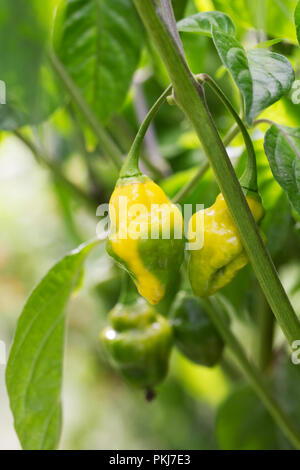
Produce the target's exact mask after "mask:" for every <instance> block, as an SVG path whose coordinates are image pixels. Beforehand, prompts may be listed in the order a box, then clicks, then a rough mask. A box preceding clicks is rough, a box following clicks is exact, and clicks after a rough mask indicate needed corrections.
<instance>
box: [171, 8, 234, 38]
mask: <svg viewBox="0 0 300 470" xmlns="http://www.w3.org/2000/svg"><path fill="white" fill-rule="evenodd" d="M212 26H215V27H216V28H218V29H220V30H221V31H223V32H224V33H227V34H234V33H235V26H234V24H233V22H232V20H231V19H230V18H229V16H228V15H225V14H224V13H221V12H219V11H205V12H203V13H197V14H196V15H192V16H189V17H188V18H184V19H183V20H181V21H179V22H178V23H177V27H178V31H182V32H188V33H201V34H205V35H206V36H211V27H212Z"/></svg>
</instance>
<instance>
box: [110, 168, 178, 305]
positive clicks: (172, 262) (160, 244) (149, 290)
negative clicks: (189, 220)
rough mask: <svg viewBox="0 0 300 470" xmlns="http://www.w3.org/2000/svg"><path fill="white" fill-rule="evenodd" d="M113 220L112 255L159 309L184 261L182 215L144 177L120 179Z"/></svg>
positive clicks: (111, 210)
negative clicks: (159, 304) (158, 305)
mask: <svg viewBox="0 0 300 470" xmlns="http://www.w3.org/2000/svg"><path fill="white" fill-rule="evenodd" d="M156 208H159V210H157V209H156ZM110 219H111V223H112V226H111V233H110V236H109V239H108V241H107V251H108V253H109V254H110V255H111V256H112V257H113V258H114V259H115V260H116V261H117V262H118V263H119V264H120V265H121V266H122V267H123V268H125V269H126V270H127V271H128V273H129V274H130V275H131V276H132V278H133V280H134V282H135V284H136V286H137V289H138V291H139V293H140V294H141V295H142V296H143V297H144V298H145V299H147V300H148V301H149V302H150V303H151V304H152V305H155V304H158V303H159V302H161V301H162V300H163V299H164V298H165V296H166V295H167V293H168V291H169V289H170V287H171V286H172V285H173V283H174V282H175V281H176V278H177V277H178V275H179V269H180V266H181V264H182V261H183V257H184V237H183V218H182V214H181V211H180V210H179V209H178V208H177V206H175V205H174V204H172V203H171V202H170V201H169V199H168V198H167V196H166V195H165V194H164V192H163V190H162V189H161V188H160V187H159V186H158V185H157V184H155V183H154V182H153V181H151V180H150V179H149V178H148V177H147V176H145V175H141V174H140V175H136V176H133V177H129V178H127V177H125V178H120V179H119V181H118V183H117V185H116V188H115V190H114V192H113V194H112V196H111V199H110Z"/></svg>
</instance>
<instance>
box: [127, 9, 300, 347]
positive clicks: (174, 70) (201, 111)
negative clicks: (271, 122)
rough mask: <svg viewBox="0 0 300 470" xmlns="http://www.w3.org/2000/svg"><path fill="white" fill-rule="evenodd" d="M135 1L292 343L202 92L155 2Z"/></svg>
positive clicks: (291, 327)
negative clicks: (157, 10) (160, 15)
mask: <svg viewBox="0 0 300 470" xmlns="http://www.w3.org/2000/svg"><path fill="white" fill-rule="evenodd" d="M134 3H135V5H136V8H137V10H138V12H139V14H140V16H141V18H142V20H143V22H144V24H145V26H146V28H147V30H148V32H149V35H150V36H151V37H152V39H153V41H154V43H155V45H156V47H157V49H158V51H159V53H160V56H161V58H162V60H163V62H164V64H165V66H166V68H167V71H168V73H169V76H170V78H171V82H172V84H173V87H174V93H175V99H176V101H177V103H178V105H179V106H180V107H181V108H182V110H183V111H184V113H185V114H186V115H187V117H188V118H189V119H190V121H191V122H192V124H193V125H194V128H195V130H196V132H197V134H198V137H199V139H200V142H201V143H202V146H203V149H204V151H205V153H206V155H207V158H208V160H209V162H210V164H211V167H212V169H213V171H214V173H215V176H216V179H217V182H218V184H219V187H220V190H221V191H222V193H223V195H224V198H225V200H226V203H227V205H228V207H229V210H230V212H231V214H232V217H233V219H234V221H235V223H236V226H237V229H238V232H239V234H240V237H241V240H242V242H243V245H244V247H245V250H246V252H247V255H248V257H249V259H250V261H251V263H252V266H253V269H254V271H255V273H256V276H257V278H258V280H259V282H260V285H261V287H262V289H263V291H264V294H265V296H266V298H267V300H268V302H269V304H270V307H271V309H272V311H273V312H274V314H275V316H276V318H277V320H278V323H279V324H280V326H281V328H282V330H283V332H284V334H285V335H286V337H287V339H288V341H289V342H290V343H292V342H293V341H295V340H297V339H299V338H300V322H299V320H298V318H297V316H296V314H295V312H294V310H293V308H292V306H291V303H290V301H289V299H288V297H287V295H286V292H285V291H284V289H283V286H282V284H281V282H280V279H279V277H278V274H277V271H276V268H275V266H274V263H273V261H272V259H271V257H270V255H269V253H268V251H267V249H266V247H265V245H264V242H263V240H262V238H261V235H260V233H259V230H258V228H257V225H256V223H255V220H254V218H253V216H252V214H251V211H250V209H249V206H248V204H247V201H246V199H245V196H244V194H243V191H242V189H241V186H240V184H239V181H238V179H237V176H236V174H235V172H234V169H233V167H232V165H231V162H230V159H229V157H228V155H227V153H226V149H225V148H224V145H223V143H222V141H221V138H220V136H219V134H218V132H217V130H216V127H215V124H214V122H213V120H212V117H211V115H210V113H209V110H208V108H207V105H206V102H205V98H204V93H203V89H202V87H201V85H199V84H198V83H197V81H196V79H195V78H194V77H193V75H192V74H191V72H190V70H189V68H188V66H187V64H186V62H185V61H184V59H183V58H182V57H181V55H180V54H179V53H178V49H177V47H176V46H175V45H174V41H173V39H172V37H170V35H169V34H168V31H167V30H166V28H165V26H164V24H163V22H162V21H161V19H160V18H159V16H158V14H157V12H156V9H155V6H154V3H153V1H152V0H149V1H148V0H147V1H144V0H134Z"/></svg>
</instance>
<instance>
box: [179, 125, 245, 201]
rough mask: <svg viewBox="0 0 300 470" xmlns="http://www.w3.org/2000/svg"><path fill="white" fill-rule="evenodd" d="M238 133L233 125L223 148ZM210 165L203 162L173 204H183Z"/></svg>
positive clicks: (225, 138)
mask: <svg viewBox="0 0 300 470" xmlns="http://www.w3.org/2000/svg"><path fill="white" fill-rule="evenodd" d="M239 132H240V129H239V126H238V125H237V124H234V125H233V126H232V128H231V129H230V130H229V131H228V134H227V135H226V136H225V137H224V140H223V144H224V146H225V147H227V145H229V144H230V142H231V141H232V140H233V139H234V138H235V137H236V136H237V135H238V133H239ZM209 168H210V165H209V162H208V161H206V162H203V163H202V164H201V165H200V167H199V169H198V171H197V173H196V174H195V175H194V176H193V178H192V179H191V180H190V181H189V182H188V183H187V184H186V185H185V186H183V188H182V189H181V190H180V191H179V192H178V193H177V194H176V196H175V197H174V198H173V202H174V204H180V203H183V202H184V200H185V198H186V197H187V196H188V195H189V194H190V193H191V192H192V191H193V190H194V189H195V187H196V186H197V184H198V183H199V181H200V180H201V179H202V178H203V176H204V175H205V174H206V173H207V171H208V170H209Z"/></svg>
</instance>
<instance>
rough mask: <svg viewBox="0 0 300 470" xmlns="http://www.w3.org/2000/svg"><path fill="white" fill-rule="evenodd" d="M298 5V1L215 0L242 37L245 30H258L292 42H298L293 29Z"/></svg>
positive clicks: (216, 7)
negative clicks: (294, 13)
mask: <svg viewBox="0 0 300 470" xmlns="http://www.w3.org/2000/svg"><path fill="white" fill-rule="evenodd" d="M296 4H297V0H230V2H229V1H228V0H214V6H215V9H216V10H220V11H223V12H224V13H227V14H228V15H229V16H230V17H231V18H232V19H233V21H234V22H235V23H236V25H237V27H238V30H239V33H240V35H242V34H243V33H244V30H245V28H256V29H257V30H264V31H265V33H266V34H268V35H269V36H271V37H272V36H273V37H274V36H275V37H278V36H279V37H284V38H285V39H287V40H288V41H291V42H295V41H296V34H295V31H294V29H293V28H292V27H291V26H292V22H293V12H294V10H295V6H296Z"/></svg>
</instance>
